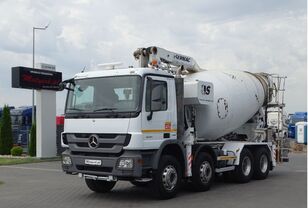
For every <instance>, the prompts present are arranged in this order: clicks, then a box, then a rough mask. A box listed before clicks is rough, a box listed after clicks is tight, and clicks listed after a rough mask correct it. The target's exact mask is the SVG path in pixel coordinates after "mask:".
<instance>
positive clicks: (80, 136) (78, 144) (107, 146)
mask: <svg viewBox="0 0 308 208" xmlns="http://www.w3.org/2000/svg"><path fill="white" fill-rule="evenodd" d="M91 135H93V134H88V133H75V134H72V133H67V134H66V135H65V136H66V138H67V142H68V145H69V148H70V150H71V151H72V152H74V153H75V154H80V153H89V154H91V155H93V154H98V155H99V154H119V153H121V152H122V150H123V147H125V146H127V145H128V144H129V142H130V139H131V135H130V134H95V135H96V137H97V138H98V146H97V148H90V147H89V144H88V142H89V137H90V136H91Z"/></svg>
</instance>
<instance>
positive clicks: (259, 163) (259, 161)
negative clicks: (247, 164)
mask: <svg viewBox="0 0 308 208" xmlns="http://www.w3.org/2000/svg"><path fill="white" fill-rule="evenodd" d="M254 157H255V163H254V174H253V177H254V178H255V179H257V180H262V179H265V178H266V177H267V176H268V173H269V170H270V157H269V153H268V151H267V150H266V149H265V148H264V147H262V148H259V149H257V150H256V151H255V154H254Z"/></svg>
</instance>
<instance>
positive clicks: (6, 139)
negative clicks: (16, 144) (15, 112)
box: [0, 105, 13, 155]
mask: <svg viewBox="0 0 308 208" xmlns="http://www.w3.org/2000/svg"><path fill="white" fill-rule="evenodd" d="M12 147H13V135H12V122H11V114H10V108H9V106H7V105H5V106H4V107H3V111H2V118H1V126H0V154H2V155H9V154H10V151H11V149H12Z"/></svg>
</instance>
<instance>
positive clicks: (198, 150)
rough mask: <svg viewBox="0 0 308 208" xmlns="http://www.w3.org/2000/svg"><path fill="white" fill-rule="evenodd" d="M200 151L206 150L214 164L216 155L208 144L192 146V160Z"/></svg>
mask: <svg viewBox="0 0 308 208" xmlns="http://www.w3.org/2000/svg"><path fill="white" fill-rule="evenodd" d="M200 152H207V153H209V154H210V155H211V156H212V159H213V162H214V165H215V164H216V162H217V155H216V153H215V151H214V150H213V148H212V147H211V146H210V145H208V144H201V145H198V146H197V147H196V148H193V155H194V158H193V160H195V159H196V158H197V155H198V154H199V153H200Z"/></svg>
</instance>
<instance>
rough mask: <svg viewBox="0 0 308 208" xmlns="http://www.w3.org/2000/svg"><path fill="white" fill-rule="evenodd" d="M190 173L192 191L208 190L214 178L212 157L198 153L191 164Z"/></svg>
mask: <svg viewBox="0 0 308 208" xmlns="http://www.w3.org/2000/svg"><path fill="white" fill-rule="evenodd" d="M192 171H193V173H192V185H193V188H194V190H195V191H207V190H209V189H210V187H211V185H212V183H213V180H214V176H215V171H214V165H213V159H212V157H211V156H210V155H209V154H208V153H205V152H201V153H199V155H198V156H197V158H196V160H195V162H194V164H193V169H192Z"/></svg>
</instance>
